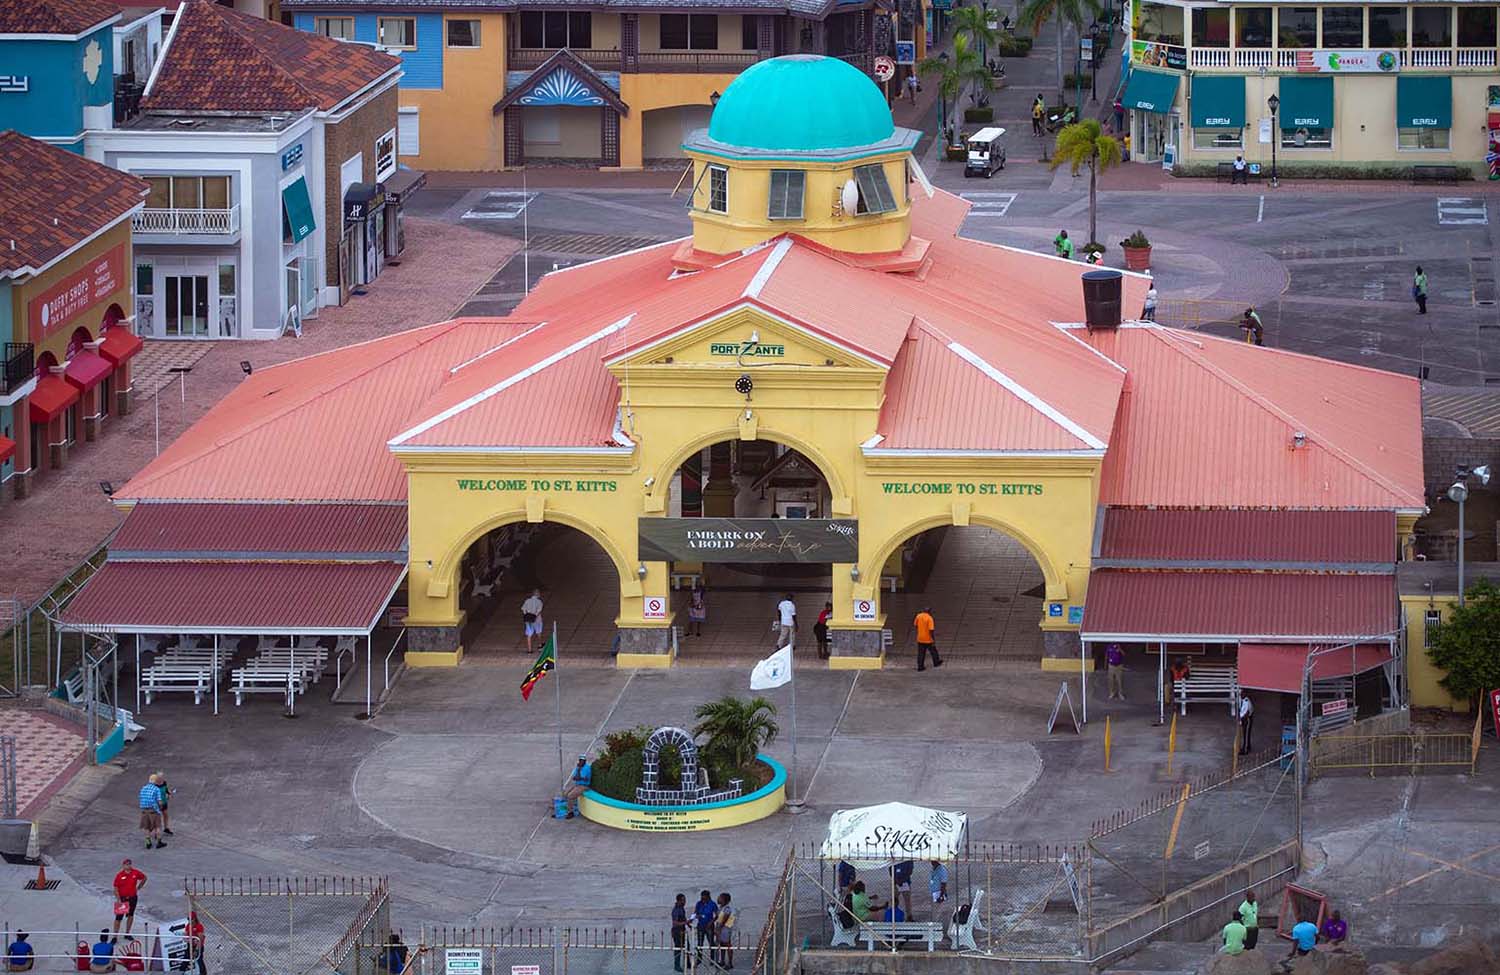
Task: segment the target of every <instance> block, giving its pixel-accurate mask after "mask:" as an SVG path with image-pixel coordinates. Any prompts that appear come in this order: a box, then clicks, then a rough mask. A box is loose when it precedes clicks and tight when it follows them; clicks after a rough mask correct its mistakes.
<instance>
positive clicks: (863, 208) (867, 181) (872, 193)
mask: <svg viewBox="0 0 1500 975" xmlns="http://www.w3.org/2000/svg"><path fill="white" fill-rule="evenodd" d="M854 183H855V185H856V186H858V187H859V206H858V207H856V208H855V212H856V213H890V212H891V211H892V210H894V209H896V198H895V197H894V196H892V195H891V184H890V181H889V180H887V179H886V178H885V167H883V166H880V165H872V166H856V167H854Z"/></svg>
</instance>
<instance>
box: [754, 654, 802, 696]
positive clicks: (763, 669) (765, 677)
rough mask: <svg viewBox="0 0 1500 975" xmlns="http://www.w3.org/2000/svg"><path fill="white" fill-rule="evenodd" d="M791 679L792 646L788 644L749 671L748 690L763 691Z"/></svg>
mask: <svg viewBox="0 0 1500 975" xmlns="http://www.w3.org/2000/svg"><path fill="white" fill-rule="evenodd" d="M791 679H792V645H791V644H790V643H789V644H787V645H786V646H784V647H782V648H781V649H780V650H777V651H776V652H775V653H773V654H771V655H770V656H769V657H767V658H766V659H764V660H762V661H761V662H760V663H758V664H756V665H755V669H754V670H752V671H750V689H751V690H752V691H764V690H767V689H769V688H772V687H780V686H781V685H782V684H785V683H786V682H787V681H789V680H791Z"/></svg>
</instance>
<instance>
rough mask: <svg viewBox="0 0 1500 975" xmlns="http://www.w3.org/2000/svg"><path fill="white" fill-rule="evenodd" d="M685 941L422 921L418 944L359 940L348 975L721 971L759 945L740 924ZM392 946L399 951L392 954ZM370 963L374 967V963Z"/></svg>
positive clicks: (653, 934) (647, 934) (716, 974)
mask: <svg viewBox="0 0 1500 975" xmlns="http://www.w3.org/2000/svg"><path fill="white" fill-rule="evenodd" d="M682 942H683V943H682V944H681V945H679V944H676V943H675V942H674V939H673V936H672V933H671V932H670V931H645V930H631V929H622V928H580V927H521V928H446V927H425V926H424V927H422V928H421V929H420V930H419V931H418V932H417V941H416V943H415V944H412V945H409V946H408V945H406V944H404V943H403V942H401V941H399V940H397V941H392V940H390V938H389V936H387V937H386V938H384V939H379V940H373V941H367V942H361V943H360V946H359V948H358V950H357V951H355V952H354V957H355V958H357V959H359V963H360V965H361V966H362V967H359V968H355V969H346V970H345V971H346V972H349V973H350V975H374V973H376V972H384V973H391V975H396V973H398V972H399V973H402V975H452V973H461V972H473V973H476V975H479V973H484V975H489V973H496V975H506V973H509V975H633V973H641V975H646V973H652V975H656V973H660V972H665V971H667V970H668V966H669V965H670V966H671V969H672V970H673V971H674V972H675V971H682V972H684V973H686V975H722V973H724V972H726V971H727V970H728V969H729V968H731V967H732V966H734V965H736V964H738V965H739V966H740V967H741V968H743V967H745V966H746V965H747V964H748V963H749V962H750V960H751V958H752V957H753V956H754V954H755V945H754V943H753V942H751V941H749V940H747V938H746V935H745V933H744V932H743V931H739V930H730V931H729V932H728V934H727V936H724V937H710V936H708V935H707V934H705V936H704V937H703V938H702V939H700V938H699V937H698V936H697V934H696V932H694V931H692V930H689V931H687V932H685V933H684V935H683V937H682ZM393 948H395V952H394V953H393V950H392V949H393ZM372 965H373V966H374V967H372Z"/></svg>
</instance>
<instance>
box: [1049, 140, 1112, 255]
mask: <svg viewBox="0 0 1500 975" xmlns="http://www.w3.org/2000/svg"><path fill="white" fill-rule="evenodd" d="M1119 161H1120V144H1119V143H1118V142H1116V141H1115V138H1114V136H1111V135H1105V134H1104V129H1103V128H1102V127H1101V126H1100V125H1099V121H1098V120H1097V119H1091V118H1086V119H1084V120H1083V121H1082V122H1074V123H1073V124H1072V125H1067V126H1064V127H1063V130H1062V131H1061V132H1059V133H1057V149H1056V151H1054V152H1053V153H1052V162H1051V163H1050V164H1049V165H1050V167H1051V168H1052V169H1056V168H1057V167H1058V166H1061V165H1062V164H1063V163H1067V164H1068V165H1069V166H1070V167H1071V168H1072V172H1073V175H1074V176H1077V175H1078V171H1079V170H1080V169H1082V168H1083V167H1084V166H1087V167H1088V168H1089V241H1088V242H1089V243H1091V244H1092V243H1094V242H1095V241H1096V240H1098V238H1099V234H1098V230H1099V219H1098V182H1099V173H1100V172H1101V171H1102V170H1105V169H1108V168H1109V167H1111V166H1113V165H1114V164H1115V163H1117V162H1119Z"/></svg>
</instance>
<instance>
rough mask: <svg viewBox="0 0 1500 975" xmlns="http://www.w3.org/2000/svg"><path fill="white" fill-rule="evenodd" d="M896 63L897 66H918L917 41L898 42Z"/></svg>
mask: <svg viewBox="0 0 1500 975" xmlns="http://www.w3.org/2000/svg"><path fill="white" fill-rule="evenodd" d="M896 63H897V64H916V63H917V42H916V41H897V42H896Z"/></svg>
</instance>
